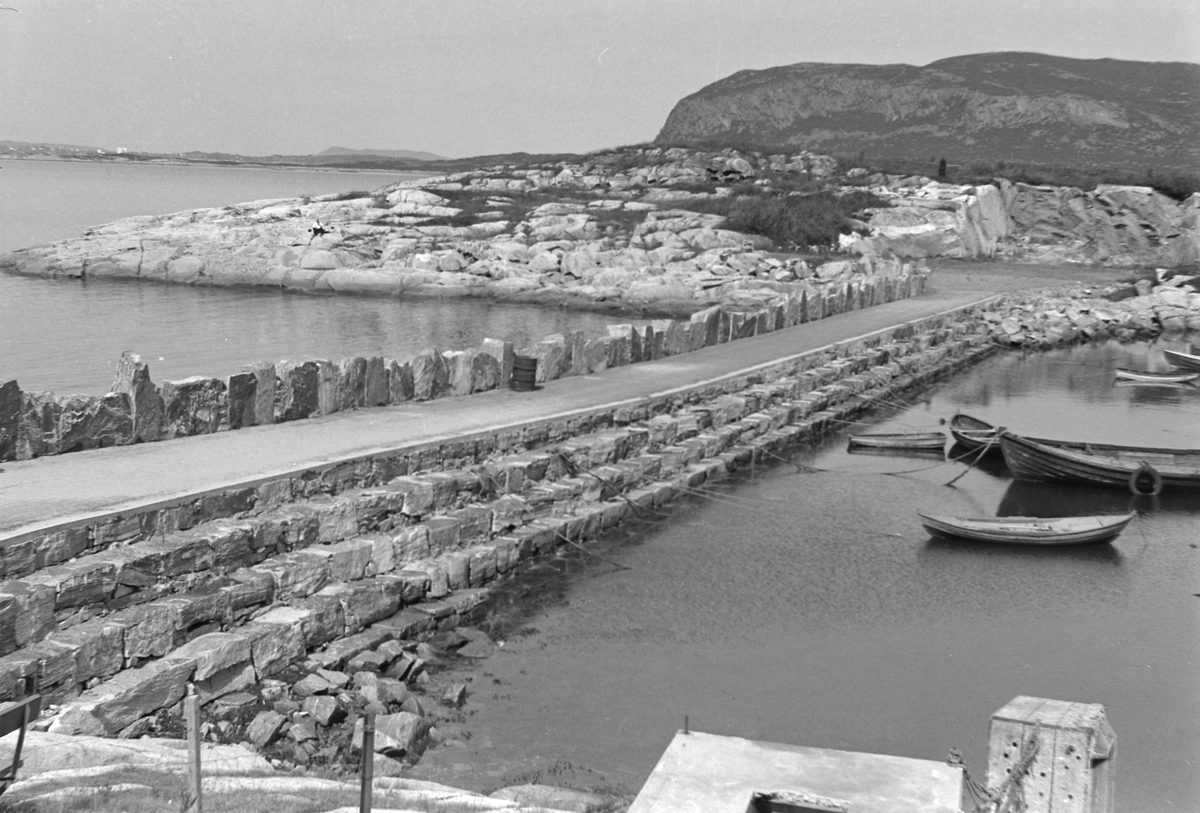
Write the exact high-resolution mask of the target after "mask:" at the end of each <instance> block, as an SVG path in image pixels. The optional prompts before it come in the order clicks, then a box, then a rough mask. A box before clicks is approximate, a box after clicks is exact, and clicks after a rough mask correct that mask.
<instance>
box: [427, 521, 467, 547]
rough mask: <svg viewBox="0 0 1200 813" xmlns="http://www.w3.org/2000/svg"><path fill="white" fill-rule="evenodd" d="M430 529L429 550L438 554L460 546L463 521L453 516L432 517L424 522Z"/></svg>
mask: <svg viewBox="0 0 1200 813" xmlns="http://www.w3.org/2000/svg"><path fill="white" fill-rule="evenodd" d="M424 525H425V527H426V528H427V529H428V530H429V552H430V555H432V556H438V555H440V554H441V553H443V552H444V551H447V550H453V549H455V548H458V547H459V544H460V537H459V534H460V530H461V527H462V522H461V521H460V520H457V519H454V518H452V517H431V518H430V519H428V520H426V521H425V523H424Z"/></svg>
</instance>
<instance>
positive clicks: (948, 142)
mask: <svg viewBox="0 0 1200 813" xmlns="http://www.w3.org/2000/svg"><path fill="white" fill-rule="evenodd" d="M656 141H657V142H659V143H667V144H677V143H700V144H708V145H729V146H732V145H753V146H758V147H763V148H770V147H775V146H778V147H787V148H789V149H795V148H801V149H808V150H813V151H817V152H823V153H832V154H841V155H855V154H857V153H859V152H860V151H863V152H865V153H866V154H867V155H868V156H879V157H917V156H922V157H925V158H930V157H935V156H945V157H947V158H949V159H951V160H954V161H970V160H984V161H998V160H1018V161H1030V162H1039V163H1071V164H1078V163H1081V162H1082V163H1086V162H1091V163H1097V164H1107V165H1113V166H1129V167H1138V168H1141V169H1146V168H1155V169H1158V168H1163V169H1167V168H1170V169H1186V170H1190V171H1195V170H1196V169H1197V168H1198V167H1200V65H1195V64H1192V63H1185V62H1130V61H1123V60H1116V59H1094V60H1085V59H1069V58H1066V57H1056V56H1046V55H1044V54H1034V53H1015V52H1007V53H992V54H975V55H971V56H960V57H954V58H951V59H943V60H939V61H937V62H933V63H930V64H929V65H926V66H924V67H915V66H912V65H851V64H825V63H800V64H797V65H786V66H782V67H776V68H767V69H765V70H759V71H740V72H738V73H735V74H733V75H731V76H728V77H726V78H724V79H721V80H720V81H718V82H714V83H713V84H711V85H708V86H706V87H704V88H701V89H700V90H699V91H697V92H696V93H693V94H692V95H690V96H687V97H685V98H684V99H682V100H680V101H679V102H678V103H677V104H676V105H675V108H674V109H673V110H672V111H671V114H670V115H669V116H668V117H667V121H666V123H665V124H664V125H663V128H662V131H661V132H660V133H659V134H658V137H657V139H656Z"/></svg>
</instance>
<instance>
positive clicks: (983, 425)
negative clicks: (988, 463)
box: [950, 412, 1000, 454]
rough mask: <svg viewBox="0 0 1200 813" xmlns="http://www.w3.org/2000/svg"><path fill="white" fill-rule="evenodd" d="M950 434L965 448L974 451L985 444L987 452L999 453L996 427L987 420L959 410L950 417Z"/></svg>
mask: <svg viewBox="0 0 1200 813" xmlns="http://www.w3.org/2000/svg"><path fill="white" fill-rule="evenodd" d="M950 435H951V436H952V437H953V438H954V441H955V442H956V443H958V444H959V445H960V446H962V447H963V448H965V449H970V450H971V451H976V450H979V449H982V448H984V447H985V446H986V447H988V450H987V454H992V453H993V452H994V453H996V454H999V453H1000V439H999V436H998V434H997V429H996V427H994V426H992V425H991V424H990V423H988V422H987V421H981V420H979V419H978V418H972V417H971V416H970V415H964V414H963V413H961V412H959V413H958V414H956V415H955V416H954V417H953V418H951V419H950Z"/></svg>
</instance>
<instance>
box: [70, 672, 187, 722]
mask: <svg viewBox="0 0 1200 813" xmlns="http://www.w3.org/2000/svg"><path fill="white" fill-rule="evenodd" d="M194 669H195V664H193V663H191V662H189V661H186V660H174V661H166V660H158V661H151V662H150V663H148V664H146V665H145V666H142V667H140V668H137V669H127V670H125V671H124V672H120V673H118V674H117V675H116V676H114V677H113V678H112V679H111V680H109V681H107V682H105V683H102V684H100V685H99V686H97V687H96V688H95V689H92V690H91V691H88V692H85V693H84V694H83V695H81V696H80V698H79V705H81V706H84V707H86V708H89V709H90V711H91V713H92V715H93V716H94V717H95V718H96V719H98V720H99V721H100V722H101V723H102V724H103V725H104V728H105V730H106V731H107V732H108V733H109V734H110V735H113V734H116V733H117V732H119V731H120V730H121V729H123V728H125V727H126V726H128V725H130V724H132V723H133V722H134V721H135V720H138V719H140V718H142V717H148V716H149V715H151V714H154V713H156V712H158V711H160V710H162V709H166V708H170V707H171V706H174V705H175V704H176V703H178V702H179V701H180V700H182V699H183V697H184V695H185V694H186V693H187V682H188V680H189V679H190V678H191V676H192V671H193V670H194Z"/></svg>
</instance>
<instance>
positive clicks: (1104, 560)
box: [917, 515, 1136, 576]
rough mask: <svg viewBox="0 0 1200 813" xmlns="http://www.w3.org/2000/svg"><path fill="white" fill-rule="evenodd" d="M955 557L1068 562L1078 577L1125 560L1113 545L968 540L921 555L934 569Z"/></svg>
mask: <svg viewBox="0 0 1200 813" xmlns="http://www.w3.org/2000/svg"><path fill="white" fill-rule="evenodd" d="M1004 516H1009V515H1004ZM1135 522H1136V520H1135ZM1129 530H1130V529H1126V531H1125V534H1126V535H1128V534H1129ZM1119 538H1120V537H1118V539H1119ZM954 556H975V557H979V558H983V559H987V558H995V559H1006V560H1009V562H1010V563H1018V564H1017V566H1039V567H1044V566H1045V565H1046V564H1047V563H1050V562H1063V561H1067V562H1069V566H1070V567H1071V569H1072V573H1073V574H1074V575H1076V576H1078V573H1076V571H1075V569H1076V568H1078V567H1084V568H1090V567H1096V566H1104V567H1106V568H1107V567H1114V566H1120V564H1121V563H1122V561H1123V558H1124V557H1122V555H1121V552H1120V551H1119V550H1117V549H1116V548H1115V547H1113V545H1112V543H1111V542H1101V543H1098V544H1092V545H1002V544H999V543H991V542H971V541H969V540H965V539H963V540H957V539H933V538H931V539H929V541H927V542H926V543H925V547H924V548H923V549H922V550H921V551H920V553H918V554H917V558H918V560H919V561H921V562H922V563H924V564H927V565H930V566H940V564H941V563H942V562H944V561H945V560H947V559H948V558H949V557H954Z"/></svg>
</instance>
